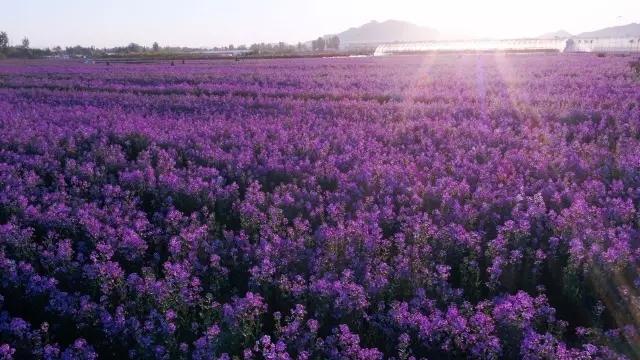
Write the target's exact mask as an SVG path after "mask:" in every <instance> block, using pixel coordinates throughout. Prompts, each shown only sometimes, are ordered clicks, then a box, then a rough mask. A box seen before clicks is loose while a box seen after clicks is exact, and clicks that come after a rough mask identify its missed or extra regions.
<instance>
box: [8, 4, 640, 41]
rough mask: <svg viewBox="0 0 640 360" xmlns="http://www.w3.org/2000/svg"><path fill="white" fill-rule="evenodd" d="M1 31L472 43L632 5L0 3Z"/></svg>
mask: <svg viewBox="0 0 640 360" xmlns="http://www.w3.org/2000/svg"><path fill="white" fill-rule="evenodd" d="M0 5H1V6H0V9H1V12H0V30H4V31H6V32H7V33H8V34H9V36H10V38H11V40H12V43H14V44H17V43H18V42H19V41H20V39H21V38H23V37H25V36H27V37H29V39H30V40H31V44H32V46H33V47H45V46H54V45H61V46H66V45H77V44H80V45H85V46H86V45H95V46H98V47H105V46H107V47H110V46H115V45H126V44H127V43H129V42H137V43H139V44H142V45H151V43H153V42H154V41H158V42H159V43H160V44H161V45H184V46H206V47H211V46H217V45H228V44H230V43H233V44H236V45H238V44H250V43H253V42H277V41H286V42H291V43H294V42H298V41H307V40H310V39H313V38H316V37H318V36H319V35H323V34H331V33H337V32H340V31H343V30H345V29H347V28H349V27H352V26H359V25H362V24H364V23H366V22H369V21H370V20H378V21H383V20H387V19H396V20H406V21H410V22H413V23H415V24H418V25H424V26H429V27H433V28H436V29H438V30H441V31H454V32H456V33H462V34H469V35H472V36H479V37H503V38H510V37H525V36H536V35H539V34H541V33H545V32H550V31H555V30H558V29H565V30H567V31H569V32H572V33H578V32H583V31H589V30H595V29H598V28H602V27H606V26H613V25H622V24H626V23H630V22H640V1H639V0H607V1H603V0H598V1H591V0H583V1H579V0H571V1H564V0H536V1H515V0H510V1H509V0H505V1H503V0H448V1H447V0H441V1H426V0H392V1H382V0H268V1H267V0H234V1H222V0H172V1H169V0H57V1H56V0H0Z"/></svg>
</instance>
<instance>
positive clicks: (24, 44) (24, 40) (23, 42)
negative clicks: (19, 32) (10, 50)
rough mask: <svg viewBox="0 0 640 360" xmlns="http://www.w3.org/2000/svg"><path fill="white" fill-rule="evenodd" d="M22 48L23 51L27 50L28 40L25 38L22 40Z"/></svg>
mask: <svg viewBox="0 0 640 360" xmlns="http://www.w3.org/2000/svg"><path fill="white" fill-rule="evenodd" d="M22 47H23V48H25V49H28V48H29V38H28V37H26V36H25V38H24V39H22Z"/></svg>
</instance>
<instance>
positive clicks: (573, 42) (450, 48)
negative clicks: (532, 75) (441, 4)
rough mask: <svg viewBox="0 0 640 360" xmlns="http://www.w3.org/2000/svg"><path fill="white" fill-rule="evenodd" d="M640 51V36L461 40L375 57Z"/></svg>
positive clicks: (398, 47)
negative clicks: (431, 54)
mask: <svg viewBox="0 0 640 360" xmlns="http://www.w3.org/2000/svg"><path fill="white" fill-rule="evenodd" d="M459 51H504V52H529V51H549V52H640V38H606V39H579V38H572V39H568V38H565V39H512V40H459V41H428V42H413V43H393V44H383V45H380V46H378V47H377V48H376V51H375V54H374V55H376V56H383V55H393V54H412V53H421V52H459Z"/></svg>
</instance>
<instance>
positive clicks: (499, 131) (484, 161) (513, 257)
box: [0, 54, 640, 360]
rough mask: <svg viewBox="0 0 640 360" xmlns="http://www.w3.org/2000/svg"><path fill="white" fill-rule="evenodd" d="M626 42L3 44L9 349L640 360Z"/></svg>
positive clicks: (2, 227) (639, 170) (637, 90)
mask: <svg viewBox="0 0 640 360" xmlns="http://www.w3.org/2000/svg"><path fill="white" fill-rule="evenodd" d="M633 59H634V58H632V57H622V56H606V57H597V56H594V55H551V54H524V55H523V54H520V55H515V54H512V55H509V54H482V55H479V54H476V55H473V54H458V55H456V54H446V55H432V56H399V57H382V58H373V57H368V58H335V59H280V60H243V61H239V62H236V61H232V60H230V61H226V60H217V61H194V60H188V61H186V62H185V63H184V64H183V63H182V62H181V61H175V62H174V66H172V65H171V63H170V62H169V61H164V62H155V63H148V64H145V63H141V64H133V63H126V64H124V63H110V64H109V65H107V64H106V63H100V64H82V63H79V62H74V61H3V62H0V359H4V357H3V355H4V354H5V353H7V354H9V353H12V351H13V353H12V354H13V356H14V357H15V358H17V359H22V358H30V357H34V358H42V357H48V358H50V359H58V358H65V359H76V358H88V359H89V358H92V357H93V356H95V355H96V354H97V355H99V356H100V358H101V359H103V358H126V357H130V358H158V359H168V358H172V359H173V358H194V359H230V358H231V357H233V356H238V357H239V358H243V357H244V358H254V359H262V358H265V359H289V358H293V359H381V358H395V359H403V360H404V359H410V358H411V357H415V358H416V359H418V358H429V359H439V358H467V357H471V358H529V359H538V358H549V359H560V358H561V359H590V358H611V359H613V358H622V357H628V358H638V357H640V346H639V345H638V344H640V336H639V335H638V331H639V330H640V329H638V328H637V327H638V325H640V274H639V272H638V266H639V265H640V246H639V245H640V232H639V230H640V229H639V228H640V214H639V213H638V210H640V209H639V207H640V79H639V78H638V75H637V74H635V73H634V72H633V71H632V69H631V67H630V66H629V62H630V61H632V60H633ZM225 356H226V357H225Z"/></svg>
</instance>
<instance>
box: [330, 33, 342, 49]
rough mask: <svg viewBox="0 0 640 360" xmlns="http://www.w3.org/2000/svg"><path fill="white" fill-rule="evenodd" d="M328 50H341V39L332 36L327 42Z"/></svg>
mask: <svg viewBox="0 0 640 360" xmlns="http://www.w3.org/2000/svg"><path fill="white" fill-rule="evenodd" d="M327 48H329V49H336V50H338V49H339V48H340V38H339V37H337V36H332V37H330V38H329V39H328V40H327Z"/></svg>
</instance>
